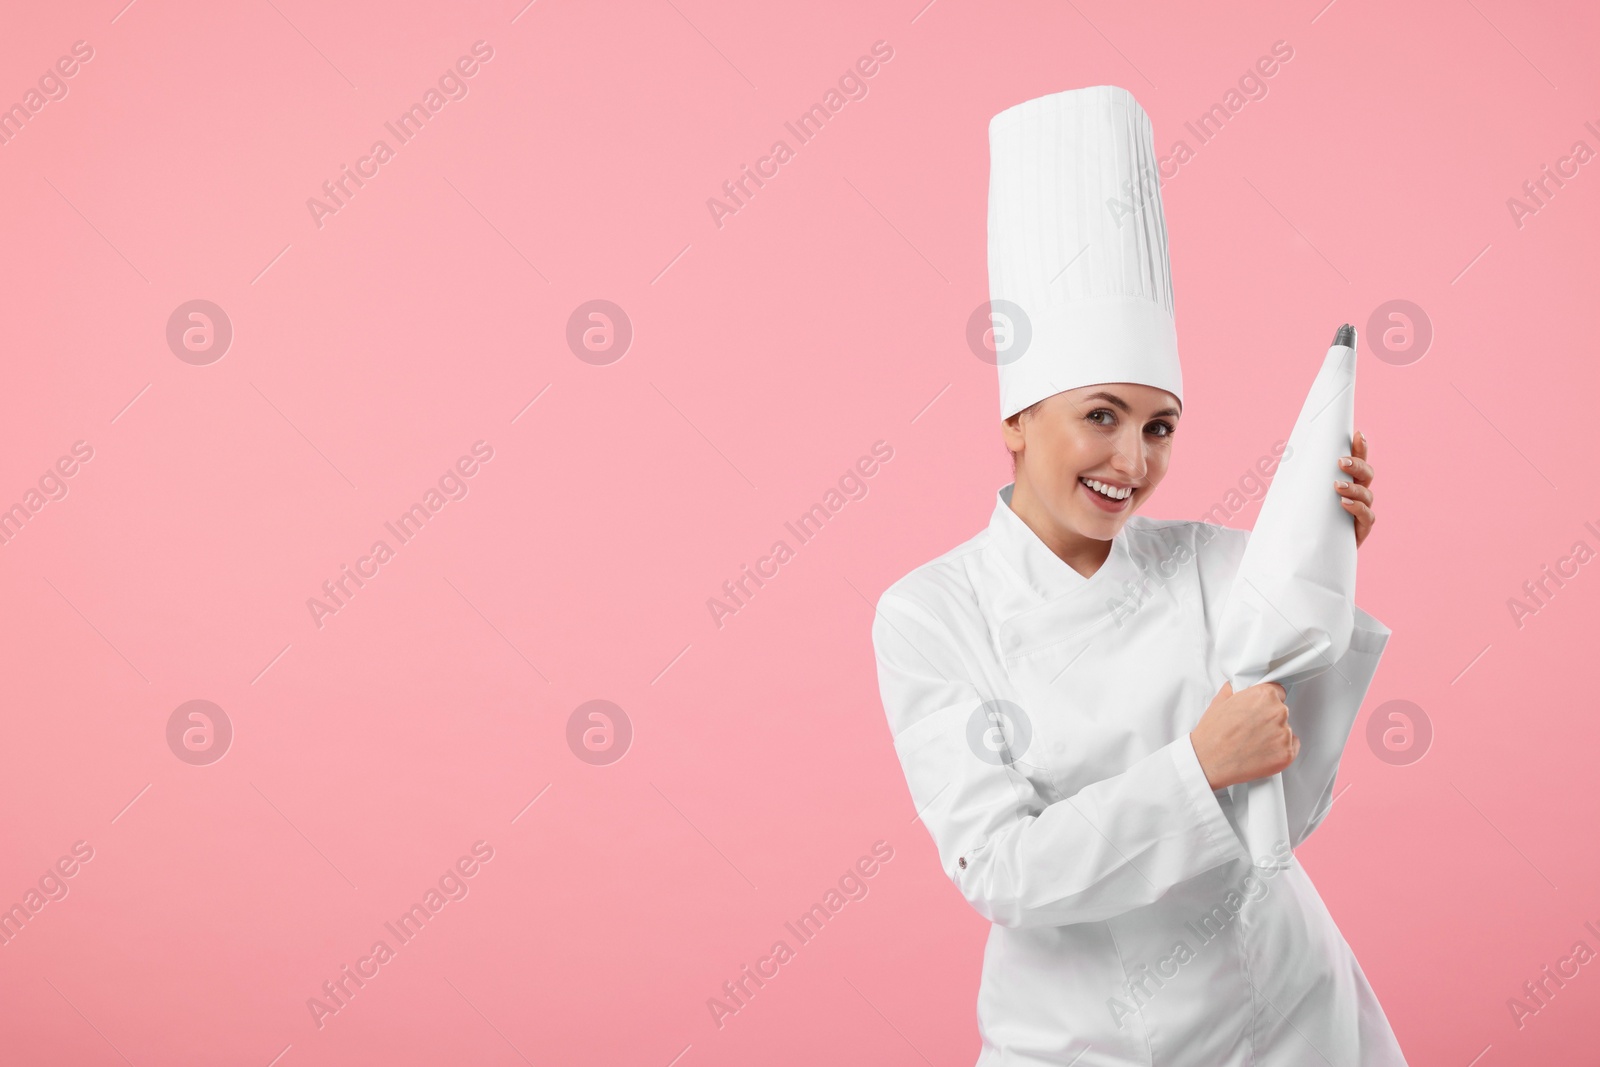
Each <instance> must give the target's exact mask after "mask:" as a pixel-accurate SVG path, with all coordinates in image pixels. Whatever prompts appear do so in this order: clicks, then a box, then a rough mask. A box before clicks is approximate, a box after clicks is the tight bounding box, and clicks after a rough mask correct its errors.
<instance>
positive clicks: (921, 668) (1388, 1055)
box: [872, 86, 1405, 1067]
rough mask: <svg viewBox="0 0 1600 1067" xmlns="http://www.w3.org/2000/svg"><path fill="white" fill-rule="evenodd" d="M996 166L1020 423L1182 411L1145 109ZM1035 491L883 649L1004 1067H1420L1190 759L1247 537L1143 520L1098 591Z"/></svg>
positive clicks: (1338, 729)
mask: <svg viewBox="0 0 1600 1067" xmlns="http://www.w3.org/2000/svg"><path fill="white" fill-rule="evenodd" d="M990 147H991V159H992V169H991V179H990V203H989V275H990V292H991V296H992V298H993V307H994V310H995V313H996V315H997V316H999V315H1002V314H1004V315H1006V316H1007V317H1009V318H1010V319H1012V322H1011V328H1010V329H1008V330H1007V331H1006V332H1007V335H1008V336H1010V337H1011V338H1013V339H1016V345H1015V347H1014V348H1011V349H1009V350H1005V351H999V352H997V353H996V357H997V358H996V363H997V365H998V367H999V379H1000V400H1001V415H1002V417H1004V416H1008V415H1010V414H1012V413H1014V412H1016V411H1019V410H1021V409H1022V408H1024V407H1026V406H1028V405H1029V404H1032V403H1033V402H1034V401H1037V400H1040V399H1043V398H1045V397H1048V396H1050V395H1052V394H1054V393H1056V392H1060V391H1062V390H1066V389H1072V388H1077V387H1079V386H1082V385H1087V384H1096V383H1115V382H1133V383H1140V384H1146V385H1151V386H1154V387H1156V388H1160V389H1164V390H1166V391H1169V392H1171V393H1172V394H1173V395H1175V396H1177V397H1178V398H1179V400H1180V402H1181V400H1182V377H1181V371H1180V367H1179V363H1178V354H1177V342H1176V332H1175V329H1174V326H1173V313H1172V292H1171V280H1170V268H1169V266H1168V262H1167V247H1166V229H1165V222H1164V218H1163V215H1162V208H1161V202H1160V197H1159V191H1158V189H1157V188H1156V186H1155V170H1154V167H1155V161H1156V157H1155V154H1154V150H1153V141H1152V133H1151V129H1150V123H1149V119H1148V117H1147V116H1146V115H1145V113H1144V111H1143V109H1142V108H1140V107H1139V105H1138V103H1137V102H1136V101H1135V100H1134V99H1133V97H1132V95H1131V94H1129V93H1128V92H1127V91H1126V90H1124V89H1119V88H1116V87H1113V86H1096V87H1094V88H1091V89H1081V90H1074V91H1072V92H1067V93H1057V94H1054V95H1052V96H1047V97H1041V98H1039V99H1036V100H1032V101H1028V102H1026V103H1024V104H1020V105H1017V106H1016V107H1013V108H1009V109H1007V110H1006V111H1004V112H1002V113H1001V114H999V115H997V116H995V118H994V120H993V121H992V122H991V123H990ZM1329 483H1330V484H1329V487H1328V491H1329V492H1330V493H1332V492H1333V487H1332V484H1331V483H1332V479H1331V478H1330V479H1329ZM1012 488H1013V486H1012V485H1008V486H1006V487H1005V488H1003V489H1001V490H1000V491H999V496H998V499H997V500H996V503H995V509H994V513H993V515H992V517H991V518H990V521H989V526H988V528H987V529H985V530H984V531H983V532H981V533H979V534H978V535H977V536H976V537H974V538H972V539H971V540H969V541H967V542H966V543H965V544H962V545H960V546H958V547H957V548H955V549H953V550H951V551H950V552H948V553H946V554H944V555H942V556H940V557H939V558H937V559H935V560H933V561H931V562H929V563H926V564H924V565H922V566H920V567H917V568H916V569H915V570H913V571H912V572H911V573H909V574H907V575H906V576H905V577H903V578H901V579H900V580H899V581H897V582H895V583H894V584H893V585H892V586H890V587H889V589H888V590H887V591H886V592H885V593H884V594H883V595H882V597H881V598H880V599H879V601H878V606H877V614H876V616H875V618H874V621H873V626H872V638H873V644H874V646H875V649H876V654H877V663H878V679H879V686H880V689H881V692H882V696H883V705H884V709H885V711H886V713H887V715H888V720H889V726H890V728H891V730H892V732H893V735H894V744H895V750H896V752H897V753H898V755H899V758H900V762H901V765H902V767H903V768H904V770H905V775H906V780H907V783H908V784H909V785H910V787H911V797H912V800H913V802H914V803H915V805H916V809H917V811H919V812H920V813H921V818H922V821H923V823H924V824H925V825H926V826H927V827H928V830H929V832H930V833H931V834H932V835H933V840H934V843H935V844H936V845H937V847H938V852H939V859H940V862H941V864H942V866H943V867H944V870H945V873H946V874H947V875H948V876H949V878H950V879H951V881H953V882H954V883H955V885H956V887H957V888H958V889H959V890H960V891H961V893H962V895H963V896H964V897H966V899H967V900H968V901H969V902H970V903H971V904H972V905H973V907H974V908H976V909H977V910H978V912H979V913H981V914H982V915H983V916H984V917H985V918H987V919H989V920H990V921H991V922H992V923H994V926H993V928H992V929H991V931H990V935H989V941H988V945H987V948H986V951H985V954H984V964H983V975H982V982H981V985H980V989H979V995H978V1021H979V1030H980V1033H981V1035H982V1038H983V1053H982V1055H981V1057H980V1058H979V1061H978V1063H979V1067H1000V1065H1005V1067H1022V1065H1030V1067H1042V1065H1045V1064H1051V1065H1068V1064H1071V1065H1074V1067H1110V1065H1129V1064H1143V1065H1148V1067H1155V1065H1161V1067H1185V1065H1193V1067H1229V1065H1234V1064H1237V1065H1241V1067H1242V1065H1247V1064H1248V1065H1251V1067H1302V1065H1307V1064H1312V1065H1319V1064H1326V1065H1328V1067H1396V1065H1398V1067H1403V1065H1404V1063H1405V1061H1404V1059H1403V1057H1402V1055H1401V1053H1400V1049H1399V1046H1398V1045H1397V1043H1396V1041H1395V1038H1394V1034H1393V1032H1392V1031H1391V1029H1390V1027H1389V1024H1388V1021H1387V1019H1386V1018H1385V1017H1384V1013H1383V1010H1382V1008H1381V1007H1380V1006H1379V1004H1378V1001H1377V999H1376V997H1375V996H1374V995H1373V991H1372V988H1371V986H1370V985H1369V984H1368V982H1367V980H1366V977H1365V976H1364V975H1363V974H1362V972H1361V968H1360V966H1359V965H1358V964H1357V962H1356V960H1355V958H1354V956H1353V955H1352V954H1351V951H1350V948H1349V946H1348V945H1347V944H1346V943H1345V941H1344V938H1343V937H1342V936H1341V935H1340V933H1339V930H1338V927H1337V926H1336V925H1335V924H1334V922H1333V919H1332V918H1331V917H1330V916H1329V914H1328V911H1327V909H1326V907H1324V905H1323V902H1322V900H1321V898H1320V897H1319V896H1318V895H1317V891H1316V889H1315V888H1314V887H1313V886H1312V884H1311V881H1310V879H1309V878H1308V877H1307V876H1306V873H1305V871H1304V869H1302V868H1301V867H1300V865H1299V864H1298V863H1297V862H1295V861H1294V860H1293V858H1292V856H1291V857H1290V858H1289V860H1288V867H1287V868H1286V869H1284V870H1280V871H1273V870H1257V869H1254V868H1252V866H1251V863H1250V858H1251V857H1250V856H1249V855H1248V854H1247V853H1246V851H1245V849H1244V846H1243V845H1242V844H1241V840H1240V833H1239V831H1240V827H1239V825H1238V820H1237V818H1236V816H1235V813H1234V805H1233V803H1232V798H1231V795H1230V791H1229V790H1218V791H1213V790H1212V789H1211V788H1210V785H1209V783H1208V782H1207V781H1206V777H1205V774H1204V772H1203V771H1202V770H1201V767H1200V763H1199V760H1198V758H1197V757H1196V756H1195V752H1194V747H1193V745H1192V744H1191V742H1190V740H1189V736H1188V734H1189V731H1191V730H1192V729H1194V727H1195V726H1196V725H1197V724H1198V723H1199V721H1200V717H1201V715H1202V714H1203V713H1204V712H1205V710H1206V708H1207V707H1208V705H1209V704H1210V702H1211V699H1212V698H1213V697H1214V696H1215V695H1216V693H1217V691H1218V689H1220V688H1221V686H1222V684H1223V682H1224V681H1226V675H1225V674H1224V672H1223V670H1222V668H1221V667H1220V665H1219V663H1218V661H1217V656H1216V649H1215V641H1214V634H1215V632H1216V627H1217V624H1218V622H1219V620H1220V617H1221V610H1222V606H1223V604H1224V603H1225V601H1226V598H1227V595H1228V592H1229V589H1230V587H1231V585H1232V582H1233V578H1234V575H1235V574H1236V573H1237V571H1238V567H1239V562H1240V559H1241V558H1242V556H1243V552H1244V546H1245V544H1246V542H1247V541H1248V539H1249V536H1250V535H1249V533H1248V532H1246V531H1243V530H1235V529H1230V528H1227V527H1223V526H1219V525H1216V524H1212V523H1206V522H1189V521H1177V520H1162V519H1153V518H1147V517H1145V516H1142V515H1139V514H1134V515H1132V516H1130V517H1129V518H1128V520H1127V522H1126V523H1125V524H1124V526H1123V528H1122V529H1121V530H1120V531H1119V532H1118V533H1117V535H1116V536H1115V537H1114V538H1113V539H1112V542H1111V551H1110V554H1109V555H1108V556H1107V557H1106V560H1105V562H1104V563H1103V564H1102V565H1101V567H1100V568H1099V570H1097V571H1096V572H1095V573H1094V574H1093V575H1092V576H1090V577H1088V578H1085V577H1083V576H1082V575H1080V574H1079V573H1078V572H1077V571H1076V570H1074V569H1073V568H1072V567H1071V566H1069V565H1068V564H1067V563H1065V562H1064V561H1062V560H1061V559H1060V558H1059V557H1058V556H1056V555H1055V553H1053V552H1052V551H1051V550H1050V549H1049V547H1048V546H1046V545H1045V544H1044V542H1042V541H1040V540H1039V538H1038V536H1037V535H1035V534H1034V533H1033V531H1032V530H1031V529H1029V527H1028V526H1027V524H1026V523H1024V522H1023V521H1022V519H1021V518H1020V517H1018V516H1017V514H1016V513H1015V512H1013V511H1012V510H1011V508H1010V499H1011V490H1012ZM1352 536H1354V533H1353V531H1352ZM1355 616H1356V622H1355V630H1354V634H1353V636H1352V639H1351V642H1350V646H1349V648H1348V650H1347V651H1346V652H1345V654H1344V656H1343V657H1342V658H1341V659H1339V660H1338V661H1337V662H1336V663H1335V664H1334V667H1333V669H1331V670H1328V671H1326V672H1324V673H1323V674H1321V675H1319V676H1317V677H1316V678H1313V679H1311V680H1309V681H1307V682H1305V683H1304V684H1303V685H1301V686H1300V687H1299V688H1298V689H1297V692H1296V700H1295V703H1294V705H1293V706H1292V708H1291V712H1290V726H1291V728H1292V729H1293V730H1294V732H1295V733H1296V734H1297V735H1298V736H1299V738H1300V742H1301V748H1300V754H1299V756H1298V757H1297V758H1296V760H1295V762H1294V763H1293V764H1291V765H1290V767H1289V768H1288V769H1287V770H1285V771H1284V772H1283V784H1284V790H1285V800H1286V807H1287V811H1288V825H1289V832H1290V836H1291V840H1289V841H1286V842H1278V843H1277V845H1278V848H1277V849H1276V850H1275V851H1277V852H1279V853H1280V854H1281V853H1282V852H1286V851H1287V850H1290V849H1292V848H1294V847H1295V846H1298V845H1299V844H1300V842H1301V841H1303V840H1304V839H1305V838H1306V836H1307V835H1308V834H1310V833H1311V832H1312V831H1313V830H1314V829H1316V827H1317V826H1318V825H1319V824H1320V823H1321V822H1322V820H1323V819H1324V818H1325V817H1326V816H1327V814H1328V809H1329V807H1330V806H1331V804H1332V796H1333V783H1334V778H1335V775H1336V772H1337V770H1338V766H1339V758H1340V756H1341V754H1342V753H1343V751H1344V745H1345V742H1346V739H1347V738H1348V736H1349V734H1350V730H1351V726H1352V725H1353V723H1354V721H1355V717H1356V714H1357V712H1358V711H1359V709H1360V706H1361V701H1362V699H1363V698H1364V696H1365V695H1366V691H1367V688H1368V686H1369V684H1370V683H1371V681H1372V676H1373V674H1374V672H1375V671H1376V670H1377V665H1378V660H1379V658H1380V657H1381V655H1382V652H1383V649H1384V646H1385V645H1386V643H1387V641H1388V637H1389V633H1390V631H1389V628H1388V627H1386V626H1384V625H1383V623H1381V622H1379V621H1378V620H1376V619H1374V618H1373V617H1372V616H1370V615H1368V614H1367V613H1366V612H1364V611H1361V609H1360V608H1356V609H1355ZM1235 788H1236V789H1237V790H1239V791H1241V792H1242V790H1243V789H1244V786H1243V785H1241V786H1238V787H1235Z"/></svg>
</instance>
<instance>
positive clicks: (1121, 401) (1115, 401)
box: [1084, 393, 1183, 418]
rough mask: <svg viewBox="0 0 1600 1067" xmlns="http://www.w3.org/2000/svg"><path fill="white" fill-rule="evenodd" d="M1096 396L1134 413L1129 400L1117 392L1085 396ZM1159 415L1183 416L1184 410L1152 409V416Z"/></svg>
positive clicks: (1089, 397)
mask: <svg viewBox="0 0 1600 1067" xmlns="http://www.w3.org/2000/svg"><path fill="white" fill-rule="evenodd" d="M1096 398H1099V399H1101V400H1109V401H1111V402H1112V403H1113V404H1115V405H1116V406H1117V407H1119V408H1121V409H1122V410H1123V412H1124V413H1126V414H1129V415H1131V414H1133V409H1132V408H1130V407H1129V406H1128V402H1127V401H1126V400H1124V399H1122V398H1121V397H1120V396H1117V395H1116V394H1115V393H1090V394H1089V395H1088V396H1086V397H1084V399H1085V400H1094V399H1096ZM1157 415H1178V416H1182V415H1183V412H1181V411H1179V410H1178V409H1177V408H1162V409H1161V410H1160V411H1152V412H1151V413H1150V417H1151V418H1155V417H1156V416H1157Z"/></svg>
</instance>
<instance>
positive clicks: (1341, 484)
mask: <svg viewBox="0 0 1600 1067" xmlns="http://www.w3.org/2000/svg"><path fill="white" fill-rule="evenodd" d="M1333 484H1334V485H1335V486H1337V487H1338V488H1340V489H1348V488H1350V483H1349V482H1334V483H1333Z"/></svg>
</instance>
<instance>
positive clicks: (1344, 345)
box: [1217, 324, 1356, 869]
mask: <svg viewBox="0 0 1600 1067" xmlns="http://www.w3.org/2000/svg"><path fill="white" fill-rule="evenodd" d="M1355 393H1356V332H1355V328H1354V327H1352V326H1350V325H1348V324H1346V325H1344V326H1341V327H1339V332H1338V334H1337V335H1336V336H1335V337H1334V340H1333V346H1332V347H1331V348H1329V349H1328V354H1327V355H1326V356H1325V357H1324V358H1323V361H1322V369H1321V370H1320V371H1318V372H1317V377H1316V380H1315V381H1313V382H1312V383H1311V393H1310V395H1309V396H1307V397H1306V402H1305V406H1304V407H1302V408H1301V409H1300V417H1299V419H1298V420H1296V422H1295V424H1294V431H1293V432H1292V433H1291V434H1290V435H1289V447H1288V448H1287V449H1285V450H1284V454H1283V460H1282V462H1281V463H1280V465H1279V467H1278V472H1277V474H1276V475H1275V476H1274V477H1273V480H1272V485H1271V487H1270V488H1269V489H1268V490H1267V496H1266V499H1265V500H1264V501H1262V504H1261V514H1260V515H1259V516H1257V518H1256V523H1255V527H1254V528H1253V529H1252V530H1251V532H1250V540H1249V541H1248V542H1247V543H1246V545H1245V550H1244V557H1243V558H1242V559H1241V560H1240V561H1239V570H1238V574H1237V575H1236V577H1235V578H1234V581H1233V588H1232V589H1231V590H1230V591H1229V594H1228V600H1227V602H1226V604H1225V605H1224V606H1223V610H1222V620H1221V623H1220V625H1219V627H1218V632H1217V659H1218V662H1219V664H1220V665H1221V667H1222V670H1223V671H1224V672H1225V673H1226V675H1227V677H1228V681H1229V683H1230V684H1231V685H1232V686H1233V691H1234V692H1236V693H1237V692H1239V691H1241V690H1243V689H1245V688H1247V687H1249V686H1252V685H1257V684H1259V683H1261V682H1277V683H1279V684H1280V685H1282V686H1283V687H1284V694H1285V696H1284V699H1285V702H1286V703H1287V704H1288V705H1289V706H1290V707H1291V708H1292V707H1294V706H1295V687H1296V686H1297V685H1298V684H1299V683H1301V682H1305V681H1307V680H1309V679H1311V678H1315V677H1316V676H1317V675H1319V674H1322V673H1323V672H1325V671H1327V670H1330V669H1334V670H1336V669H1337V668H1336V667H1335V666H1334V665H1335V664H1336V663H1337V662H1338V660H1340V659H1341V658H1343V656H1344V654H1345V652H1346V651H1347V650H1348V649H1349V647H1350V635H1351V633H1352V632H1353V631H1354V629H1355V593H1356V539H1355V530H1354V524H1355V519H1354V518H1353V517H1352V516H1351V515H1350V513H1349V512H1348V511H1346V510H1345V509H1344V508H1343V507H1342V506H1341V505H1340V501H1341V500H1342V499H1343V498H1342V497H1341V496H1340V495H1339V494H1338V493H1337V492H1336V491H1335V490H1334V487H1333V482H1334V479H1335V478H1344V479H1347V480H1348V479H1349V477H1350V476H1349V474H1348V473H1347V472H1345V471H1344V469H1343V468H1341V467H1340V466H1339V460H1340V459H1342V458H1344V457H1345V456H1347V455H1349V454H1350V445H1351V435H1352V432H1353V430H1354V427H1355ZM1243 795H1244V798H1245V812H1244V823H1243V825H1244V832H1243V834H1242V840H1243V842H1244V846H1245V849H1246V850H1247V851H1248V852H1249V853H1250V856H1251V858H1252V861H1253V862H1254V864H1255V866H1257V867H1263V868H1275V869H1282V868H1284V867H1287V866H1288V865H1289V857H1290V856H1291V855H1292V853H1291V852H1290V848H1289V846H1290V845H1291V844H1292V843H1293V839H1292V838H1291V837H1290V834H1289V818H1288V810H1287V808H1286V806H1285V804H1284V795H1283V778H1282V776H1281V775H1278V774H1274V775H1271V776H1269V777H1266V778H1258V779H1256V780H1255V781H1252V782H1248V783H1245V788H1244V790H1243ZM1235 796H1236V797H1237V796H1238V793H1237V792H1236V793H1235Z"/></svg>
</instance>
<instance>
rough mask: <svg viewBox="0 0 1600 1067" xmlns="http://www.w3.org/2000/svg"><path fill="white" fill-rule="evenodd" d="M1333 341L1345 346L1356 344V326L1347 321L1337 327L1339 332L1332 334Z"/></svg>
mask: <svg viewBox="0 0 1600 1067" xmlns="http://www.w3.org/2000/svg"><path fill="white" fill-rule="evenodd" d="M1333 343H1334V344H1336V345H1344V346H1345V347H1346V348H1354V347H1355V346H1356V328H1355V327H1354V326H1352V325H1350V324H1349V323H1348V322H1347V323H1345V324H1344V325H1343V326H1341V327H1339V332H1338V333H1336V334H1334V335H1333Z"/></svg>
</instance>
